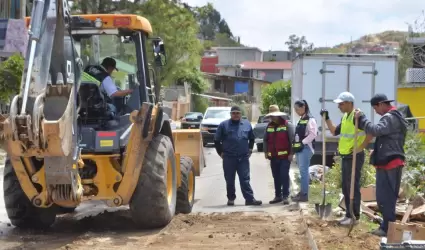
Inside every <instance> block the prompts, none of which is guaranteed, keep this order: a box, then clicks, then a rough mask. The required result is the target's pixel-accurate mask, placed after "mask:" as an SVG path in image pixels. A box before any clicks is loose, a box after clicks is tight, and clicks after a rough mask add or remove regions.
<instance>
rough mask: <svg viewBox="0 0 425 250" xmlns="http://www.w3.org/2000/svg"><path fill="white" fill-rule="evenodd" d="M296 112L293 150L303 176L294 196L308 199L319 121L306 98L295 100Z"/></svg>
mask: <svg viewBox="0 0 425 250" xmlns="http://www.w3.org/2000/svg"><path fill="white" fill-rule="evenodd" d="M294 106H295V112H296V113H297V114H298V115H299V116H300V120H299V121H298V124H297V127H296V128H295V138H294V140H293V143H292V149H293V152H294V153H295V154H296V159H297V164H298V168H299V170H300V177H301V185H300V186H301V189H300V192H299V193H298V194H297V195H296V196H294V197H292V200H293V201H298V202H306V201H308V188H309V184H310V175H309V171H308V169H309V167H310V159H311V157H312V156H313V154H314V148H313V143H314V141H315V138H316V136H317V131H318V129H317V123H316V120H315V119H314V118H313V116H312V115H311V113H310V108H309V106H308V103H307V102H306V101H305V100H299V101H296V102H295V105H294Z"/></svg>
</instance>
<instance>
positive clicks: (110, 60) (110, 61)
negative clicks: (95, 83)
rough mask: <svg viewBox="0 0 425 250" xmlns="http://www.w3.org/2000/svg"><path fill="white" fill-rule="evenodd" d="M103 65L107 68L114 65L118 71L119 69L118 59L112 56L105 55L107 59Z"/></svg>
mask: <svg viewBox="0 0 425 250" xmlns="http://www.w3.org/2000/svg"><path fill="white" fill-rule="evenodd" d="M102 66H103V67H105V68H108V67H113V68H114V69H115V70H116V71H119V70H118V69H117V61H115V59H114V58H112V57H105V59H103V61H102Z"/></svg>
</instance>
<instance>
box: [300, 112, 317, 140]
mask: <svg viewBox="0 0 425 250" xmlns="http://www.w3.org/2000/svg"><path fill="white" fill-rule="evenodd" d="M307 130H308V135H307V136H306V137H305V138H304V139H303V141H302V143H303V144H309V143H311V142H313V140H314V139H316V137H317V131H318V129H317V123H316V119H314V118H310V119H309V120H308V123H307Z"/></svg>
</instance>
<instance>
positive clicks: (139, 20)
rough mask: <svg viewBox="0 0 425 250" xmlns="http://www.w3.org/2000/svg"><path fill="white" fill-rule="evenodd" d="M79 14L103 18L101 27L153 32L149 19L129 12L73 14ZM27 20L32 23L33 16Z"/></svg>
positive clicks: (87, 17)
mask: <svg viewBox="0 0 425 250" xmlns="http://www.w3.org/2000/svg"><path fill="white" fill-rule="evenodd" d="M73 16H79V17H82V18H84V19H87V20H91V21H96V19H98V18H99V19H101V20H102V23H103V25H102V27H101V29H119V28H123V29H128V30H137V31H144V32H146V33H148V34H152V25H151V23H150V22H149V20H148V19H146V18H144V17H142V16H138V15H127V14H87V15H73ZM25 22H26V25H27V27H29V26H30V24H31V18H30V17H26V18H25Z"/></svg>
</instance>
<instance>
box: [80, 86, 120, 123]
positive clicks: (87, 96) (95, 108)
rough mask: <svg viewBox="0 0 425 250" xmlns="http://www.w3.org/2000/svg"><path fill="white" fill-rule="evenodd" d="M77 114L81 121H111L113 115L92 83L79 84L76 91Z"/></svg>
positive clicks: (97, 87) (101, 94) (97, 88)
mask: <svg viewBox="0 0 425 250" xmlns="http://www.w3.org/2000/svg"><path fill="white" fill-rule="evenodd" d="M78 96H79V114H80V117H81V118H82V120H93V121H96V120H111V119H114V115H113V113H112V112H110V111H109V109H108V105H107V103H106V101H105V98H104V95H103V93H102V91H101V90H100V88H99V86H98V85H97V84H96V83H93V82H85V81H83V82H81V85H80V89H79V91H78Z"/></svg>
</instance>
